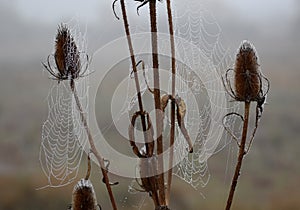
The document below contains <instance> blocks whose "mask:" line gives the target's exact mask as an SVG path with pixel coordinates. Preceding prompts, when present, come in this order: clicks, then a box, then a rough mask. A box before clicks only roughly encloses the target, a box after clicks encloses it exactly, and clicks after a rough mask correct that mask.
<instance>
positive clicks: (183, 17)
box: [119, 0, 238, 188]
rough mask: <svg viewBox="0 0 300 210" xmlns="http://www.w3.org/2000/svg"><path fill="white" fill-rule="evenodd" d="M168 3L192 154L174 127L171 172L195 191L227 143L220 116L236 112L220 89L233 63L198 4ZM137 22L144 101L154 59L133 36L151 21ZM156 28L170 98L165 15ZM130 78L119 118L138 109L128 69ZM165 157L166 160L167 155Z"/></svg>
mask: <svg viewBox="0 0 300 210" xmlns="http://www.w3.org/2000/svg"><path fill="white" fill-rule="evenodd" d="M171 2H172V10H173V22H174V28H175V45H176V71H177V73H176V77H177V78H176V94H178V96H180V97H181V98H182V99H183V100H184V101H185V103H186V109H187V113H186V116H185V119H184V121H185V124H186V128H187V130H188V132H189V135H190V137H191V139H193V142H194V152H193V153H192V154H188V153H187V143H186V140H185V138H184V136H183V134H182V133H181V131H180V129H179V128H178V124H177V123H176V131H175V134H176V137H175V139H176V140H175V144H174V151H175V156H174V163H175V166H174V169H173V173H174V175H176V176H177V177H179V178H181V179H182V180H184V181H185V182H187V183H188V184H190V185H191V186H192V187H194V188H199V187H205V186H206V185H207V183H208V181H209V178H210V173H209V168H208V163H207V161H208V159H209V157H210V156H211V155H213V154H216V153H217V152H218V151H220V150H222V149H223V148H224V147H225V146H226V145H228V144H229V143H231V138H230V136H229V135H228V134H227V133H226V132H225V130H224V127H223V124H222V121H223V117H224V115H226V114H227V113H228V112H232V111H234V110H237V109H238V107H237V105H236V104H235V103H228V101H229V100H230V99H229V97H228V95H227V94H226V92H225V90H224V87H223V83H222V76H223V74H224V73H225V71H226V70H227V69H228V68H232V66H233V60H232V57H231V54H230V51H229V49H226V48H225V47H223V45H222V41H221V38H222V37H221V33H222V30H221V27H220V26H219V25H218V23H217V21H216V19H215V18H214V16H213V15H212V14H211V13H210V12H209V11H207V10H206V9H205V7H203V6H202V5H201V3H199V1H196V0H191V1H189V2H188V3H186V2H184V1H171ZM157 6H158V7H160V9H158V12H161V13H165V11H166V10H165V2H162V3H157ZM162 7H163V9H161V8H162ZM130 9H131V8H130ZM140 10H143V8H141V9H140ZM145 10H147V9H145ZM141 16H143V17H141ZM139 18H140V19H142V20H133V22H134V23H135V22H137V26H136V27H134V26H133V29H132V31H133V32H134V33H133V34H132V36H133V37H134V38H133V44H134V49H135V54H136V60H137V61H138V60H143V61H144V62H145V71H144V72H143V71H142V70H141V67H140V66H139V68H138V69H139V70H138V71H139V72H138V75H139V81H140V83H141V93H142V95H143V97H147V96H148V95H149V91H148V90H147V83H148V84H149V86H151V85H152V84H153V74H152V69H150V67H151V66H152V60H151V59H152V58H151V55H149V54H143V52H144V50H143V49H144V48H151V47H149V45H150V43H151V42H150V39H147V38H145V37H143V36H142V38H140V39H139V38H136V37H139V34H140V33H145V32H149V22H148V21H146V20H147V19H148V16H147V13H146V12H143V11H140V17H139ZM158 23H159V24H158V29H159V30H160V29H161V31H163V33H165V34H158V48H159V55H160V57H159V62H160V63H159V65H160V70H161V72H162V73H161V78H160V81H161V89H162V90H163V91H162V92H166V93H169V94H170V93H171V74H170V73H169V74H168V73H167V75H165V74H164V73H163V72H164V70H167V71H170V54H171V53H170V46H169V37H168V34H167V33H168V31H166V29H167V27H168V26H167V25H166V24H167V17H166V15H164V14H159V18H158ZM160 24H161V25H160ZM132 25H134V24H132ZM135 35H136V37H135ZM129 75H130V76H129V77H130V78H131V79H129V81H128V87H127V100H126V102H125V103H124V105H123V107H122V109H121V111H120V113H119V115H120V116H122V115H127V116H128V115H132V113H134V112H135V111H137V110H138V102H137V96H136V89H135V83H134V79H133V77H132V68H130V70H129ZM146 101H147V100H146ZM148 101H149V102H150V100H148ZM150 103H153V102H150ZM146 106H147V105H146ZM152 108H153V107H152ZM169 112H170V109H169V108H167V109H166V115H165V119H164V139H165V140H164V141H165V143H164V144H165V148H167V147H168V141H169V129H170V117H169V115H168V113H169ZM150 116H152V123H153V126H154V127H155V122H154V121H155V120H154V119H155V117H154V115H151V113H150ZM120 118H121V117H120ZM234 122H235V118H230V119H227V122H226V123H227V124H229V125H234ZM141 137H142V136H141ZM166 154H168V151H166ZM165 157H166V158H167V157H168V155H166V156H165ZM166 158H165V159H166ZM165 165H166V164H165ZM137 167H138V166H137ZM166 167H167V166H166ZM137 170H138V169H137Z"/></svg>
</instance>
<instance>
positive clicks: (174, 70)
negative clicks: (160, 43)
mask: <svg viewBox="0 0 300 210" xmlns="http://www.w3.org/2000/svg"><path fill="white" fill-rule="evenodd" d="M167 12H168V22H169V34H170V44H171V58H172V61H171V62H172V64H171V68H172V98H173V99H174V98H175V79H176V77H175V74H176V63H175V43H174V31H173V19H172V10H171V1H170V0H167ZM174 138H175V101H174V100H172V102H171V128H170V154H169V168H170V169H169V171H168V183H167V192H166V205H167V206H168V205H169V204H170V196H171V184H172V173H173V158H174V149H173V145H174Z"/></svg>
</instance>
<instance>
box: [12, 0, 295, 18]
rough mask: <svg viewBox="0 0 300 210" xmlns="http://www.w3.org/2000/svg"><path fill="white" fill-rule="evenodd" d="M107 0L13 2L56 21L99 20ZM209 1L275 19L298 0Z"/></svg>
mask: <svg viewBox="0 0 300 210" xmlns="http://www.w3.org/2000/svg"><path fill="white" fill-rule="evenodd" d="M105 1H107V0H100V1H99V0H87V1H74V0H63V1H61V0H52V1H40V0H26V1H24V0H16V1H12V2H13V3H11V4H14V6H15V7H16V8H17V10H18V12H19V14H20V15H24V17H25V18H29V19H36V20H39V21H56V20H57V18H58V17H64V16H72V15H79V16H82V17H83V18H86V19H87V20H95V19H96V17H97V16H98V13H99V11H100V9H99V7H102V6H104V5H107V3H106V2H105ZM187 2H188V1H187ZM203 2H205V1H203ZM209 2H213V3H214V4H216V7H218V4H222V5H229V6H230V7H231V10H233V11H236V12H237V13H238V14H239V15H240V16H242V17H244V18H248V19H252V20H255V21H258V20H263V19H272V18H274V16H283V17H287V16H292V15H295V14H294V13H295V12H296V9H295V3H294V2H295V1H294V0H285V1H279V0H275V1H274V0H263V1H261V0H242V1H236V0H214V1H208V2H207V3H208V4H211V3H209Z"/></svg>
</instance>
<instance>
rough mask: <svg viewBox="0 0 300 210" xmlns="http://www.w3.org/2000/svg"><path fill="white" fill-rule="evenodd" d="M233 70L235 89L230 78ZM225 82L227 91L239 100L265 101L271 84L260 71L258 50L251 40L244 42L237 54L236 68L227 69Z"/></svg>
mask: <svg viewBox="0 0 300 210" xmlns="http://www.w3.org/2000/svg"><path fill="white" fill-rule="evenodd" d="M231 71H232V72H233V73H234V90H233V88H232V86H231V82H230V79H229V78H228V77H229V76H228V73H229V72H231ZM223 82H224V86H225V89H226V91H227V92H228V93H229V95H230V96H231V97H232V98H234V99H235V100H237V101H245V102H251V101H256V102H259V104H261V102H262V101H264V99H265V96H266V94H267V92H268V91H269V85H270V84H269V81H268V79H267V78H266V77H264V76H263V75H262V73H261V72H260V69H259V64H258V56H257V52H256V50H255V48H254V46H253V45H252V44H251V43H250V42H249V41H247V40H244V41H243V42H242V44H241V46H240V47H239V49H238V53H237V55H236V60H235V66H234V69H228V70H227V71H226V74H225V81H224V80H223ZM264 82H266V85H264V84H263V83H264Z"/></svg>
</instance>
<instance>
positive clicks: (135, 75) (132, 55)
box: [120, 0, 153, 151]
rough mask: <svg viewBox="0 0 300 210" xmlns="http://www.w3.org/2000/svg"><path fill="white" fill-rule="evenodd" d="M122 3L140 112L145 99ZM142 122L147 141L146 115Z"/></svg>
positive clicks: (122, 2) (123, 7) (146, 143)
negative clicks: (143, 98)
mask: <svg viewBox="0 0 300 210" xmlns="http://www.w3.org/2000/svg"><path fill="white" fill-rule="evenodd" d="M120 3H121V9H122V16H123V23H124V28H125V33H126V37H127V44H128V48H129V53H130V60H131V65H132V70H133V74H134V81H135V88H136V92H137V97H138V105H139V109H140V110H139V111H140V113H144V108H143V101H142V95H141V88H140V83H139V78H138V74H137V65H136V60H135V56H134V51H133V46H132V40H131V34H130V30H129V23H128V19H127V13H126V7H125V1H124V0H120ZM141 122H142V128H143V134H144V139H145V141H146V139H147V134H146V130H147V126H146V119H145V115H141ZM145 145H146V150H147V151H149V150H151V149H152V150H153V148H149V147H150V146H149V142H145Z"/></svg>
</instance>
